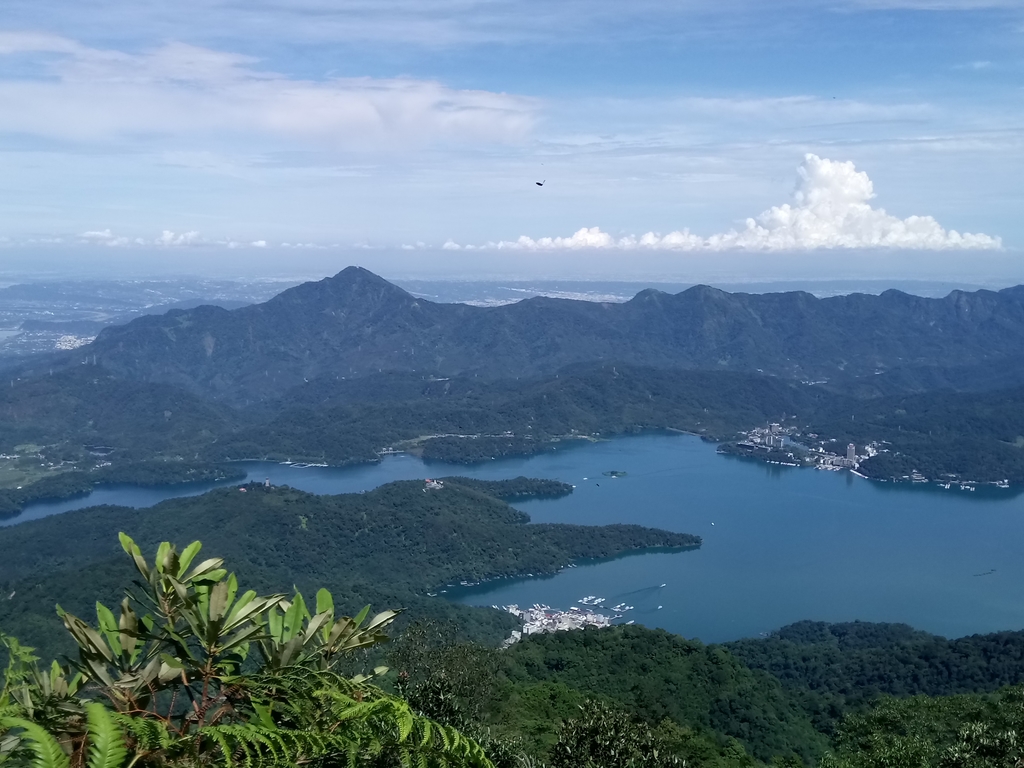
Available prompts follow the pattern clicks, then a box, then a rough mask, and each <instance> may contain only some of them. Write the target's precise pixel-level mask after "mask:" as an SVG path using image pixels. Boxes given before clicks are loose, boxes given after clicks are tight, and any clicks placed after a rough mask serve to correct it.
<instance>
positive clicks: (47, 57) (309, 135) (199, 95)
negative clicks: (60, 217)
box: [0, 33, 536, 148]
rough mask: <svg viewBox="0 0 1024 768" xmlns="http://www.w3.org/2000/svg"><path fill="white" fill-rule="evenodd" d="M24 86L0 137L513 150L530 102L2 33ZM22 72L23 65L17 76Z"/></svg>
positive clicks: (12, 83) (10, 95)
mask: <svg viewBox="0 0 1024 768" xmlns="http://www.w3.org/2000/svg"><path fill="white" fill-rule="evenodd" d="M0 55H5V56H20V57H23V58H25V59H26V60H27V62H28V65H29V67H30V68H32V67H34V71H33V72H32V76H31V77H20V78H11V77H8V78H5V79H3V80H0V103H3V104H4V109H3V110H2V111H0V132H7V133H18V134H29V135H34V136H44V137H47V138H55V139H65V140H74V141H83V140H85V141H96V140H100V141H103V140H111V139H123V138H125V137H132V136H134V137H168V136H180V135H196V134H203V135H221V136H239V135H263V136H270V137H277V138H283V139H286V140H290V141H296V140H298V141H311V142H316V143H321V144H327V145H332V146H339V147H343V148H345V147H359V148H366V147H388V148H390V147H396V146H397V147H404V146H407V145H422V144H429V143H431V142H438V141H440V142H445V141H467V140H469V141H478V140H479V141H499V142H503V141H517V140H519V139H521V138H522V137H523V136H524V135H526V134H527V133H528V132H529V130H530V128H531V127H532V125H533V122H534V112H535V108H536V105H535V104H534V102H533V101H531V100H529V99H526V98H521V97H517V96H512V95H508V94H504V93H494V92H489V91H478V90H458V89H452V88H449V87H447V86H445V85H443V84H441V83H438V82H435V81H431V80H420V79H414V78H390V79H382V78H369V77H361V78H333V79H328V80H299V79H294V78H289V77H286V76H284V75H280V74H277V73H274V72H267V71H264V70H261V69H258V68H257V64H258V61H257V60H256V59H254V58H252V57H249V56H242V55H238V54H234V53H227V52H223V51H215V50H210V49H207V48H200V47H196V46H191V45H185V44H183V43H170V44H167V45H164V46H163V47H161V48H157V49H155V50H152V51H149V52H146V53H141V54H129V53H124V52H121V51H112V50H100V49H96V48H89V47H86V46H83V45H81V44H79V43H77V42H75V41H73V40H69V39H66V38H62V37H58V36H54V35H42V34H22V33H0ZM22 69H24V67H22Z"/></svg>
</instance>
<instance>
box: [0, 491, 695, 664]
mask: <svg viewBox="0 0 1024 768" xmlns="http://www.w3.org/2000/svg"><path fill="white" fill-rule="evenodd" d="M570 491H571V486H570V487H567V486H565V485H564V484H562V483H556V482H552V481H539V480H529V479H526V478H519V479H515V480H506V481H481V480H463V479H461V478H448V479H446V480H445V481H444V482H443V484H442V487H441V488H430V489H426V490H425V486H424V483H423V482H422V481H401V482H395V483H389V484H387V485H384V486H381V487H379V488H377V489H375V490H373V491H368V492H366V493H358V494H342V495H338V496H315V495H312V494H309V493H304V492H302V491H297V490H295V489H292V488H288V487H270V488H268V487H265V486H264V485H262V484H258V483H254V484H248V485H243V486H240V487H235V486H232V487H229V488H224V489H219V490H214V491H211V492H209V493H206V494H204V495H202V496H197V497H189V498H179V499H173V500H170V501H166V502H163V503H162V504H158V505H157V506H155V507H152V508H150V509H146V510H135V509H129V508H125V507H112V506H104V507H91V508H88V509H83V510H77V511H74V512H68V513H65V514H62V515H55V516H52V517H48V518H43V519H41V520H35V521H30V522H26V523H23V524H20V525H16V526H11V527H8V528H3V529H0V550H2V551H3V552H4V553H5V555H4V557H3V558H2V561H0V593H2V594H3V595H8V594H10V595H11V597H10V599H6V600H0V627H7V628H8V629H10V630H16V633H17V634H18V635H19V636H21V637H22V639H23V640H25V641H26V642H30V643H31V644H34V645H36V646H37V647H42V648H45V650H46V651H47V652H49V653H53V652H56V651H58V650H62V649H57V648H52V647H49V646H48V645H46V643H47V640H46V638H48V637H50V636H51V635H50V630H52V628H53V626H55V623H56V622H57V619H56V616H55V614H54V613H53V605H54V604H56V603H57V602H60V603H61V604H62V605H63V606H64V607H65V608H67V609H68V610H72V608H73V609H74V610H77V611H83V610H87V609H88V606H89V605H90V604H91V603H90V601H94V600H96V599H97V597H98V596H102V599H104V600H114V598H115V597H116V596H117V594H118V593H119V590H120V588H121V583H122V582H121V579H122V578H123V574H122V573H121V571H120V570H119V568H120V567H121V566H123V563H122V562H121V559H120V558H119V557H118V545H117V534H118V532H119V531H125V530H130V531H132V534H133V537H134V538H135V539H136V540H137V541H139V542H140V545H142V544H145V545H146V546H147V547H151V546H155V545H156V543H158V542H160V541H165V540H168V541H169V540H172V539H180V538H182V536H183V535H189V536H193V537H195V538H201V539H202V540H203V541H204V542H206V543H207V544H206V546H208V547H209V548H212V549H215V550H216V551H218V552H220V553H223V555H224V556H225V557H228V558H230V559H231V560H232V562H234V563H235V567H236V569H237V570H238V572H239V575H240V576H244V577H245V579H246V580H247V582H248V583H251V584H252V585H253V586H254V588H258V589H262V590H266V591H276V590H288V589H290V588H291V587H292V586H293V585H294V586H297V587H299V588H300V589H303V590H305V591H307V592H308V591H310V590H312V591H315V588H314V585H315V586H316V587H319V586H326V587H327V588H329V589H331V591H332V592H333V593H334V594H335V598H336V600H337V601H338V603H339V606H340V607H341V606H343V607H345V608H347V609H348V610H352V611H355V610H358V608H360V607H362V605H363V604H365V603H367V602H372V603H374V604H375V605H388V606H390V607H396V608H403V609H406V612H407V615H408V617H409V618H410V619H416V618H420V619H425V618H431V619H437V620H449V619H451V620H458V621H459V623H460V625H462V626H464V628H465V631H466V632H467V633H468V635H469V636H471V637H478V638H481V639H484V640H487V641H488V642H497V641H498V640H500V639H503V638H504V637H505V636H507V635H508V633H509V632H510V631H511V629H512V628H513V627H514V626H515V625H516V621H515V619H514V618H513V617H512V616H511V615H509V614H505V613H500V612H496V611H491V610H480V609H474V608H469V607H465V606H461V605H456V604H453V603H449V602H448V601H446V600H445V599H444V598H443V597H428V596H427V593H428V592H437V591H439V590H440V589H444V587H445V585H447V584H452V583H459V582H461V581H470V582H479V581H483V580H488V579H498V578H508V577H514V576H521V575H525V574H527V573H531V574H535V575H539V574H545V573H555V572H556V571H558V570H559V569H561V568H563V567H565V566H566V565H567V564H569V563H571V562H573V561H578V560H583V559H590V558H607V557H614V556H617V555H621V554H624V553H628V552H633V551H640V550H644V549H648V548H652V547H658V548H670V549H679V550H685V549H689V548H694V547H699V546H700V543H701V540H700V537H698V536H692V535H689V534H683V533H671V532H668V531H660V530H655V529H650V528H643V527H641V526H636V525H611V526H578V525H554V524H528V523H529V517H528V516H527V515H526V514H525V513H524V512H520V511H519V510H517V509H514V508H512V507H510V506H508V504H507V503H505V502H504V501H501V500H500V498H499V497H505V498H516V499H522V498H528V497H530V496H535V495H544V496H552V495H558V494H564V493H566V492H570Z"/></svg>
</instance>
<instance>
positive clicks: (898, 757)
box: [822, 687, 1024, 768]
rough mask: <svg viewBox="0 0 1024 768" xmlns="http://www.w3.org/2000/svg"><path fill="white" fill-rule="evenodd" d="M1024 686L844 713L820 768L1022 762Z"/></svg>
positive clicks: (984, 766)
mask: <svg viewBox="0 0 1024 768" xmlns="http://www.w3.org/2000/svg"><path fill="white" fill-rule="evenodd" d="M1022 736H1024V689H1022V688H1019V687H1018V688H1008V689H1005V690H1003V691H1001V692H1000V693H998V694H994V695H984V696H980V695H964V696H949V697H941V698H928V697H924V696H915V697H911V698H906V699H889V698H887V699H884V700H882V701H881V702H880V703H879V704H878V705H877V706H875V707H873V708H872V709H871V710H869V711H867V712H865V713H863V714H856V715H850V716H849V717H847V718H846V720H844V721H843V724H842V727H841V728H840V730H839V737H838V740H837V748H836V751H835V754H834V755H829V756H828V757H827V758H826V759H825V760H823V761H822V768H918V767H919V766H935V768H1009V767H1010V766H1017V765H1021V764H1022V761H1024V743H1022V740H1021V737H1022Z"/></svg>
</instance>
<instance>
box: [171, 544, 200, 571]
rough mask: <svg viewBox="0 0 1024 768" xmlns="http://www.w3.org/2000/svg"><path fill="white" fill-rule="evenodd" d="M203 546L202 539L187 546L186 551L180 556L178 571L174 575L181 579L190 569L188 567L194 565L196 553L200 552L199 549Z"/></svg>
mask: <svg viewBox="0 0 1024 768" xmlns="http://www.w3.org/2000/svg"><path fill="white" fill-rule="evenodd" d="M202 548H203V543H202V542H201V541H193V542H192V543H191V544H189V545H188V546H187V547H185V551H184V552H182V553H181V557H179V558H178V572H177V573H176V574H174V575H175V576H177V577H178V578H179V579H180V578H181V577H182V575H183V574H184V573H185V571H187V570H188V567H189V566H190V565H192V561H193V560H195V557H196V555H198V554H199V550H200V549H202Z"/></svg>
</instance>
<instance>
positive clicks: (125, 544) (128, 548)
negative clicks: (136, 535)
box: [117, 532, 149, 581]
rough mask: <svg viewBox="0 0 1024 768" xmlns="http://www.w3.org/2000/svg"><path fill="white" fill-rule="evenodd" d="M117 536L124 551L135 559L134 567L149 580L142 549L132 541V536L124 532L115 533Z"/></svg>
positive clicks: (147, 567)
mask: <svg viewBox="0 0 1024 768" xmlns="http://www.w3.org/2000/svg"><path fill="white" fill-rule="evenodd" d="M117 538H118V539H120V541H121V548H122V549H124V551H125V553H126V554H128V555H130V556H131V558H132V560H134V561H135V567H136V568H137V569H138V571H139V573H141V574H142V578H144V579H145V580H146V581H149V566H148V565H146V559H145V558H144V557H143V556H142V550H140V549H139V547H138V545H137V544H136V543H135V542H134V541H132V538H131V537H130V536H129V535H128V534H126V533H123V532H122V533H119V534H117Z"/></svg>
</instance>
